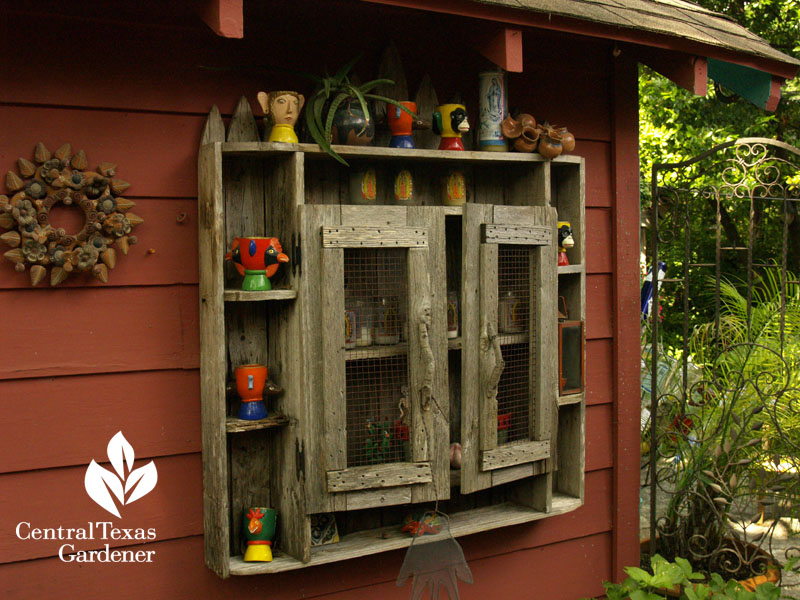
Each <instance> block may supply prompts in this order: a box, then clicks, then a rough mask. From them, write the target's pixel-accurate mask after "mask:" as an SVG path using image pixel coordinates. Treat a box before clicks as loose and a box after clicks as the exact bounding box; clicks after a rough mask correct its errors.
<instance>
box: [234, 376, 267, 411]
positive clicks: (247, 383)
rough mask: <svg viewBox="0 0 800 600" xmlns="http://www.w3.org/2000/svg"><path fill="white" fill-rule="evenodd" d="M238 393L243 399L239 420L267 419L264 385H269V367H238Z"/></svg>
mask: <svg viewBox="0 0 800 600" xmlns="http://www.w3.org/2000/svg"><path fill="white" fill-rule="evenodd" d="M234 374H235V376H236V391H237V392H239V397H240V398H241V399H242V404H241V406H240V407H239V418H240V419H247V420H248V421H257V420H258V419H265V418H267V407H266V406H265V405H264V385H265V384H266V383H267V367H265V366H264V365H242V366H241V367H236V370H235V372H234Z"/></svg>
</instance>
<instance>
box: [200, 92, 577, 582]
mask: <svg viewBox="0 0 800 600" xmlns="http://www.w3.org/2000/svg"><path fill="white" fill-rule="evenodd" d="M252 119H253V117H252V114H250V113H249V111H248V110H247V109H246V108H244V107H243V105H240V109H239V110H237V114H236V115H235V117H234V119H233V122H232V124H231V133H232V134H234V135H231V134H229V140H228V141H227V142H225V141H223V140H222V139H219V138H217V139H214V138H213V136H211V135H210V134H209V135H207V136H206V138H205V140H204V141H205V143H204V145H203V146H202V147H201V149H200V158H199V190H200V198H199V203H200V205H199V222H200V319H201V371H202V394H203V397H202V403H203V453H204V488H205V489H204V519H205V531H206V536H205V540H206V562H207V564H208V565H209V567H210V568H212V569H213V570H214V571H215V572H217V573H218V574H220V575H221V576H223V577H226V576H228V575H231V574H235V575H245V574H256V573H273V572H279V571H286V570H291V569H298V568H302V567H304V566H308V565H315V564H324V563H328V562H333V561H338V560H345V559H348V558H352V557H355V556H362V555H365V554H372V553H376V552H383V551H386V550H391V549H395V548H402V547H405V546H407V545H408V544H409V543H410V541H411V538H410V537H407V536H406V535H405V534H402V533H400V532H399V531H398V525H399V523H400V522H401V521H402V518H403V515H404V514H406V513H407V512H408V511H409V510H411V508H412V507H414V506H419V505H421V506H430V505H431V503H434V502H439V506H440V508H442V509H443V510H446V511H447V512H448V513H449V514H450V515H451V517H452V521H451V529H452V531H453V533H454V534H455V535H466V534H469V533H473V532H477V531H482V530H484V529H485V528H486V524H487V523H491V526H492V527H501V526H506V525H512V524H517V523H524V522H528V521H533V520H536V519H541V518H546V517H548V516H551V515H554V514H561V513H564V512H567V511H570V510H574V509H575V508H577V507H578V506H580V505H581V504H582V502H583V497H582V496H583V491H582V490H583V464H584V463H583V454H582V453H583V435H584V424H583V423H584V418H585V417H584V400H583V398H584V394H583V393H582V392H581V393H576V394H568V395H565V394H564V393H561V394H560V393H559V389H562V391H563V388H560V386H559V360H558V346H559V328H558V309H557V300H558V296H559V295H562V294H563V295H566V296H567V297H568V300H567V302H568V304H569V306H570V309H569V310H570V313H573V311H574V313H575V315H574V317H573V315H572V314H571V315H570V317H571V318H573V319H577V320H579V321H583V320H585V309H584V306H583V304H584V302H583V298H584V291H583V290H584V286H585V283H584V282H585V274H584V271H583V268H584V267H583V265H584V262H585V261H584V259H583V252H584V250H583V248H584V243H583V220H582V219H583V186H582V178H583V169H584V167H583V159H581V158H578V157H569V156H567V157H560V158H559V159H556V160H554V161H550V162H548V161H544V160H542V159H541V157H540V156H538V155H536V154H516V153H484V152H459V153H453V152H447V151H439V150H398V149H392V148H357V147H338V148H337V150H338V151H339V152H340V154H342V155H343V156H344V157H345V158H346V159H347V160H348V161H350V162H351V163H352V165H353V168H354V169H364V168H371V169H374V171H375V179H374V183H375V185H376V186H377V187H376V198H375V202H374V204H372V205H353V203H352V196H351V194H350V192H351V185H352V183H351V177H350V176H351V171H350V170H348V169H347V168H345V167H343V166H342V165H340V164H338V163H336V162H335V161H333V160H332V159H331V158H330V157H328V156H327V155H326V154H325V153H324V152H322V151H321V150H320V149H319V148H318V147H317V146H316V145H310V144H292V145H286V144H271V143H262V142H259V141H257V140H256V139H253V138H252V136H253V132H255V131H256V129H255V126H254V123H253V124H252V126H242V123H243V122H244V123H246V122H248V121H249V120H252ZM211 129H212V130H216V131H220V130H224V128H223V127H222V124H221V123H218V124H217V125H216V126H215V127H212V128H211ZM237 136H239V139H236V138H237ZM242 136H244V137H242ZM248 137H250V139H248ZM399 169H405V170H408V171H409V173H411V177H412V180H413V185H414V195H413V197H412V199H411V200H410V201H409V202H408V203H406V204H397V203H396V202H397V201H396V199H395V198H394V197H393V195H392V194H391V193H390V187H389V183H390V182H391V181H392V178H393V177H394V174H395V173H396V172H397V171H398V170H399ZM453 170H459V171H461V172H462V173H463V175H464V178H465V181H466V185H467V203H466V204H464V205H462V206H441V183H442V178H443V177H444V176H446V175H447V174H448V173H450V172H451V171H453ZM381 190H382V191H381ZM557 211H558V216H557V215H556V212H557ZM562 211H563V212H564V214H566V215H568V218H569V219H570V220H571V221H572V222H573V231H575V232H576V242H577V243H576V248H577V250H575V251H574V252H573V254H572V255H571V257H570V258H571V260H573V259H574V264H573V265H570V267H568V268H567V270H564V268H557V265H556V246H555V229H556V221H557V219H558V218H561V213H562ZM240 235H270V236H277V237H279V238H280V240H281V242H282V244H283V250H284V252H285V253H286V254H288V255H289V256H290V261H291V262H290V263H289V264H288V265H284V266H283V267H282V269H281V274H280V276H279V277H278V278H276V279H275V280H274V281H273V283H274V284H276V285H275V289H273V290H271V291H270V292H242V291H241V289H239V288H240V279H239V278H238V276H237V275H236V274H235V273H234V271H233V269H232V267H231V265H229V264H226V263H224V262H223V260H222V257H223V255H224V254H225V252H226V250H227V249H228V248H229V246H230V242H231V240H232V239H233V237H236V236H240ZM448 319H449V321H450V322H449V324H448ZM579 339H580V340H581V342H582V339H583V334H582V331H581V334H580V336H579ZM254 362H255V363H261V364H266V365H267V366H268V367H269V371H270V373H269V377H270V379H273V380H274V381H276V383H278V384H279V385H280V386H281V387H283V389H284V393H283V395H282V396H281V397H280V398H279V399H278V400H277V401H275V402H274V403H273V404H272V405H270V406H269V409H270V411H271V412H272V413H273V414H272V415H271V417H270V418H269V419H264V420H263V422H253V423H247V422H242V421H240V420H238V419H236V418H235V416H236V401H235V399H230V398H228V397H226V393H225V386H226V383H227V382H228V381H229V380H230V378H231V374H232V370H233V369H234V368H235V366H237V365H238V364H242V363H254ZM570 381H572V380H571V379H570ZM568 391H572V390H568ZM451 443H459V444H461V446H462V449H463V452H462V464H461V469H451V468H450V459H449V455H450V444H451ZM254 505H259V506H272V507H274V508H276V509H277V510H278V515H279V516H278V529H279V543H278V545H277V546H276V548H275V552H274V555H275V559H274V561H273V562H271V563H245V562H243V561H242V558H241V554H240V553H241V544H242V535H241V533H242V532H241V523H242V519H241V514H242V511H243V510H244V509H245V508H246V507H247V506H254ZM321 513H328V514H334V515H335V517H336V520H337V524H338V526H339V533H340V541H339V542H338V543H334V544H329V545H325V546H314V547H313V548H312V543H311V518H310V517H311V515H314V514H321Z"/></svg>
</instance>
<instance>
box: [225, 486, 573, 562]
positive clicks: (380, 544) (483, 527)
mask: <svg viewBox="0 0 800 600" xmlns="http://www.w3.org/2000/svg"><path fill="white" fill-rule="evenodd" d="M581 504H583V502H582V501H581V500H580V498H572V497H569V496H566V495H564V494H557V493H556V494H553V504H552V510H551V511H550V512H547V513H545V512H541V511H538V510H535V509H532V508H528V507H526V506H521V505H519V504H515V503H513V502H505V503H503V504H497V505H495V506H487V507H485V508H477V509H475V510H469V511H464V512H460V513H456V514H454V515H452V516H451V517H450V532H451V533H452V534H453V536H455V537H460V536H463V535H469V534H472V533H478V532H482V531H487V530H490V529H494V528H497V527H508V526H510V525H519V524H521V523H529V522H531V521H536V520H538V519H543V518H545V517H551V516H553V515H559V514H563V513H567V512H570V511H572V510H575V509H576V508H579V507H580V506H581ZM412 539H413V538H412V537H411V536H410V535H408V534H407V533H404V532H402V531H400V527H399V525H395V526H390V527H382V528H380V529H370V530H368V531H358V532H356V533H353V534H350V535H345V536H342V538H341V541H339V542H338V543H336V544H328V545H326V546H317V547H316V548H312V549H311V560H310V561H309V562H307V563H303V562H300V561H299V560H297V559H295V558H292V557H291V556H287V555H286V554H283V553H282V552H275V558H274V560H273V561H272V562H269V563H254V562H252V563H251V562H244V561H243V560H242V557H241V556H233V557H231V558H230V573H231V575H260V574H263V573H280V572H281V571H292V570H294V569H302V568H305V567H313V566H316V565H324V564H327V563H332V562H337V561H340V560H347V559H350V558H357V557H359V556H365V555H370V554H377V553H378V552H388V551H389V550H398V549H401V548H407V547H408V546H409V545H411V541H412Z"/></svg>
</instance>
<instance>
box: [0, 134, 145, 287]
mask: <svg viewBox="0 0 800 600" xmlns="http://www.w3.org/2000/svg"><path fill="white" fill-rule="evenodd" d="M33 157H34V161H35V163H36V164H34V163H32V162H31V161H29V160H26V159H24V158H20V159H19V160H18V161H17V165H18V169H19V173H20V175H21V177H20V175H17V174H16V173H14V172H13V171H9V172H8V173H7V174H6V188H8V191H9V193H10V194H13V195H12V197H11V199H10V200H9V199H8V196H4V195H0V227H3V228H5V229H10V230H11V231H8V232H6V233H4V234H3V235H0V240H2V241H3V242H5V243H6V244H7V245H8V246H10V247H11V248H12V249H11V250H9V251H7V252H6V253H5V254H4V256H5V257H6V258H7V259H8V260H10V261H11V262H13V263H14V268H15V269H16V270H17V271H19V272H20V273H21V272H23V271H25V269H26V268H27V267H30V270H31V284H33V285H38V284H39V283H40V282H41V281H42V279H44V277H45V275H46V273H47V270H46V268H45V267H48V266H49V267H51V269H50V285H58V284H59V283H61V282H62V281H64V280H65V279H66V278H67V276H68V275H69V274H70V273H73V272H86V271H89V272H91V273H92V275H94V276H95V277H97V279H99V280H100V281H102V282H103V283H105V282H106V281H108V270H109V269H113V268H114V266H115V265H116V262H117V253H116V249H115V247H116V248H119V250H120V251H121V252H122V253H123V254H128V248H129V246H130V245H131V244H135V243H136V242H137V239H136V236H133V235H130V233H131V229H133V228H134V227H136V226H137V225H140V224H141V223H143V222H144V219H142V218H141V217H139V216H137V215H135V214H133V213H131V212H128V211H129V210H130V209H131V208H133V206H135V205H134V203H133V202H131V201H130V200H126V199H125V198H122V197H120V194H122V192H124V191H125V190H126V189H128V187H130V184H129V183H128V182H127V181H122V180H121V179H114V175H115V169H116V165H115V164H113V163H108V162H104V163H100V165H99V166H98V167H97V169H96V170H95V171H87V170H86V167H87V165H88V162H87V160H86V154H84V152H83V150H80V151H78V152H77V153H76V154H75V155H73V154H72V146H71V145H70V144H64V145H63V146H61V147H60V148H59V149H58V150H56V151H55V153H54V154H53V155H51V154H50V151H49V150H48V149H47V148H46V147H45V145H44V144H43V143H42V142H39V143H38V144H37V145H36V149H35V150H34V155H33ZM59 202H61V203H62V204H64V205H66V206H72V205H74V206H78V207H80V208H81V209H82V210H83V214H84V217H85V223H84V225H83V229H81V230H80V232H79V233H77V234H74V235H68V234H67V232H66V231H65V230H64V229H63V228H58V229H57V228H55V227H53V226H52V225H51V224H50V220H49V215H50V209H51V208H52V207H53V206H54V205H55V204H58V203H59Z"/></svg>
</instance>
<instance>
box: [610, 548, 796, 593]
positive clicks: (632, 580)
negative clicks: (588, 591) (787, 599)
mask: <svg viewBox="0 0 800 600" xmlns="http://www.w3.org/2000/svg"><path fill="white" fill-rule="evenodd" d="M650 569H651V572H648V571H646V570H644V569H640V568H638V567H626V568H625V572H626V573H627V574H628V578H627V579H626V580H625V581H623V582H622V583H612V582H609V581H605V582H603V587H605V589H606V598H608V600H660V599H662V598H663V599H666V598H680V599H681V600H728V599H730V600H778V599H779V598H780V597H781V590H780V588H779V587H777V586H776V585H774V584H772V583H765V584H763V585H760V586H758V588H757V589H756V590H755V591H752V590H748V589H745V588H744V587H743V586H742V585H741V584H740V583H739V582H737V581H734V580H727V581H726V580H725V579H723V578H722V577H721V576H720V575H719V574H717V573H713V574H712V575H711V577H709V578H708V579H707V580H706V578H705V576H704V575H702V574H701V573H696V572H694V570H693V569H692V565H691V564H690V563H689V561H688V560H686V559H685V558H681V557H676V558H675V562H669V561H667V560H666V559H665V558H663V557H662V556H660V555H658V554H656V555H654V556H653V557H652V558H651V559H650Z"/></svg>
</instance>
